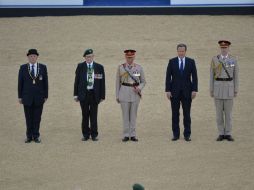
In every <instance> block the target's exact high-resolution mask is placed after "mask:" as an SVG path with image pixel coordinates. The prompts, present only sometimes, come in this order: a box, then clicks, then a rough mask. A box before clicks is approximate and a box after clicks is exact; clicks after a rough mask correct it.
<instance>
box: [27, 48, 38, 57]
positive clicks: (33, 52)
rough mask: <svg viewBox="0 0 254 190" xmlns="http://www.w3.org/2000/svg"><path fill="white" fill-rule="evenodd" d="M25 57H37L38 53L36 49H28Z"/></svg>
mask: <svg viewBox="0 0 254 190" xmlns="http://www.w3.org/2000/svg"><path fill="white" fill-rule="evenodd" d="M26 55H27V56H28V55H37V56H39V53H38V51H37V49H29V50H28V52H27V54H26Z"/></svg>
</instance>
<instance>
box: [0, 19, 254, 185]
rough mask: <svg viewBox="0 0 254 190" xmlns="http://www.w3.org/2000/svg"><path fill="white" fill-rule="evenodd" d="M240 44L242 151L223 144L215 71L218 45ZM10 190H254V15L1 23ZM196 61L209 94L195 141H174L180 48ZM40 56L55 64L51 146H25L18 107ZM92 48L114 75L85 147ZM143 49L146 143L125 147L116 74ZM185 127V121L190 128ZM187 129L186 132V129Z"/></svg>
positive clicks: (2, 131)
mask: <svg viewBox="0 0 254 190" xmlns="http://www.w3.org/2000/svg"><path fill="white" fill-rule="evenodd" d="M220 39H227V40H230V41H231V42H232V46H231V53H232V54H233V55H235V56H236V57H237V59H238V63H239V67H240V73H239V74H240V88H239V89H240V91H239V97H237V98H236V99H235V102H234V112H233V137H234V138H235V140H236V141H235V142H232V143H231V142H226V141H224V142H216V141H215V139H216V137H217V128H216V123H215V108H214V103H213V99H212V98H210V96H209V90H208V89H209V64H210V61H211V58H212V56H214V55H216V54H217V53H218V52H219V48H218V45H217V41H218V40H220ZM0 41H1V43H0V46H1V48H0V78H1V80H0V87H1V93H0V105H1V110H0V145H1V146H0V189H1V190H20V189H22V190H34V189H36V190H101V189H103V190H113V189H119V190H120V189H121V190H130V189H131V186H132V184H133V183H136V182H139V183H141V184H143V185H144V186H145V188H146V190H186V189H188V190H215V189H218V190H229V189H230V190H251V189H253V188H254V182H253V178H254V163H253V160H254V138H253V136H254V132H253V131H254V130H253V127H254V122H253V118H254V108H253V105H254V98H253V90H254V85H253V82H254V75H253V73H254V64H253V60H254V53H253V52H254V45H253V44H254V17H253V16H73V17H34V18H1V19H0ZM180 42H183V43H186V44H187V46H188V51H187V54H188V56H189V57H192V58H194V59H195V60H196V63H197V69H198V75H199V92H198V95H197V98H196V99H195V100H194V101H193V104H192V142H190V143H187V142H185V141H184V140H183V138H182V137H181V140H180V141H177V142H171V140H170V139H171V137H172V132H171V110H170V104H169V101H168V100H167V99H166V96H165V93H164V83H165V73H166V67H167V64H168V59H169V58H171V57H174V56H175V55H176V45H177V44H178V43H180ZM30 48H37V49H38V51H39V53H40V59H39V62H42V63H45V64H47V67H48V74H49V100H48V102H47V103H46V104H45V106H44V112H43V116H42V123H41V139H42V143H41V144H35V143H31V144H25V143H24V139H25V119H24V113H23V107H22V106H21V105H19V104H18V101H17V81H18V70H19V66H20V64H23V63H25V62H26V52H27V50H28V49H30ZM86 48H93V49H94V51H95V56H96V57H95V61H97V62H99V63H101V64H103V65H104V67H105V72H106V87H107V89H106V90H107V91H106V101H105V102H103V103H102V104H100V106H99V117H98V120H99V141H98V142H92V141H89V142H86V143H84V142H82V141H81V140H80V139H81V128H80V123H81V110H80V107H79V104H77V103H75V102H74V101H73V83H74V73H75V69H76V66H77V63H79V62H81V61H82V60H83V58H82V54H83V52H84V50H85V49H86ZM127 48H133V49H136V50H137V58H136V62H137V63H140V64H141V65H142V66H143V68H144V71H145V75H146V80H147V85H146V87H145V88H144V91H143V99H142V101H141V103H140V107H139V113H138V123H137V125H138V126H137V133H138V138H139V142H138V143H134V142H128V143H122V142H121V134H122V118H121V109H120V105H118V104H117V103H116V101H115V89H114V88H115V74H116V69H117V66H118V65H119V64H121V63H123V61H124V56H123V50H124V49H127ZM181 125H182V122H181ZM181 129H182V126H181Z"/></svg>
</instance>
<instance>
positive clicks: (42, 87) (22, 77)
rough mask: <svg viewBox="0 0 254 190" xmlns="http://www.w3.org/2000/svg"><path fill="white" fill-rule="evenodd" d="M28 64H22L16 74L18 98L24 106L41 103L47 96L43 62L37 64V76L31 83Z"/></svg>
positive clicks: (46, 74) (45, 68)
mask: <svg viewBox="0 0 254 190" xmlns="http://www.w3.org/2000/svg"><path fill="white" fill-rule="evenodd" d="M28 67H29V64H23V65H21V66H20V69H19V76H18V98H21V99H22V103H23V104H24V105H26V106H31V105H32V104H33V103H34V104H35V105H42V104H43V103H44V102H45V98H48V73H47V67H46V65H44V64H41V63H39V64H38V71H39V74H38V77H37V78H36V80H35V84H33V79H32V78H31V77H30V75H29V70H28Z"/></svg>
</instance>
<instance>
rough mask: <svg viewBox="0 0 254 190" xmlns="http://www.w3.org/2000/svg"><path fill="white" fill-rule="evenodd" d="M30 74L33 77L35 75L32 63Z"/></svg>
mask: <svg viewBox="0 0 254 190" xmlns="http://www.w3.org/2000/svg"><path fill="white" fill-rule="evenodd" d="M31 76H32V77H33V78H34V77H35V74H34V64H32V69H31Z"/></svg>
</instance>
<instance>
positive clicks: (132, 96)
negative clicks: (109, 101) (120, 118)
mask: <svg viewBox="0 0 254 190" xmlns="http://www.w3.org/2000/svg"><path fill="white" fill-rule="evenodd" d="M125 68H126V69H127V71H128V72H129V73H130V74H131V75H132V76H133V77H134V78H135V79H136V81H137V82H138V83H139V86H137V87H138V88H139V89H140V90H142V89H143V88H144V87H145V84H146V80H145V75H144V71H143V68H142V67H141V66H140V65H139V64H136V63H135V64H134V65H133V67H132V68H131V69H129V68H128V67H127V66H126V67H125ZM122 83H130V84H133V83H135V81H134V80H133V79H132V78H131V77H130V76H129V75H128V73H127V72H126V70H125V69H124V65H120V66H119V67H118V68H117V72H116V99H119V101H120V102H135V101H139V100H140V96H139V95H138V94H137V93H135V92H134V91H133V87H129V86H123V85H122Z"/></svg>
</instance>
